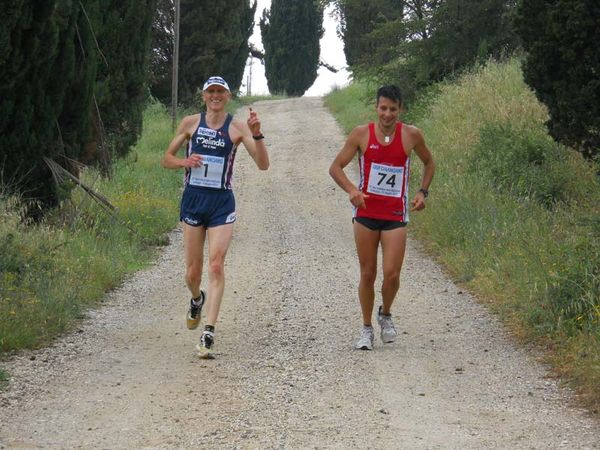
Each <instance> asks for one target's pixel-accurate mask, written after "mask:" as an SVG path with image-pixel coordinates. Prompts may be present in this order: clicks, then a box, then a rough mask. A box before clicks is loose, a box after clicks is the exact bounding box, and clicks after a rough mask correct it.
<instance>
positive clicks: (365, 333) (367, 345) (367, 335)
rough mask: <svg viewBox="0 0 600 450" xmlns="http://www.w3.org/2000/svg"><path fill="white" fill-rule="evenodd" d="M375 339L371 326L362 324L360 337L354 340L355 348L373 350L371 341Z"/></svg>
mask: <svg viewBox="0 0 600 450" xmlns="http://www.w3.org/2000/svg"><path fill="white" fill-rule="evenodd" d="M374 340H375V331H374V330H373V327H367V326H363V327H362V330H361V331H360V338H358V341H357V342H356V345H355V348H356V349H357V350H373V341H374Z"/></svg>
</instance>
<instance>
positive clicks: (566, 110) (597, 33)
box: [517, 0, 600, 158]
mask: <svg viewBox="0 0 600 450" xmlns="http://www.w3.org/2000/svg"><path fill="white" fill-rule="evenodd" d="M517 23H518V29H519V34H520V36H521V39H522V40H523V47H524V49H525V51H526V58H525V61H524V64H523V73H524V76H525V81H526V82H527V83H528V84H529V85H530V86H531V87H532V88H533V89H534V91H535V93H536V95H537V97H538V98H539V99H540V101H542V102H543V103H544V104H545V105H546V106H547V107H548V110H549V112H550V120H549V121H548V123H547V125H548V129H549V131H550V134H551V135H552V137H553V138H554V139H555V140H557V141H559V142H562V143H564V144H566V145H568V146H571V147H573V148H575V149H577V150H578V151H580V152H582V153H583V154H584V155H585V156H586V157H588V158H593V157H597V156H598V155H600V52H599V51H598V42H600V2H598V0H552V1H545V2H539V1H535V0H522V1H521V3H520V6H519V8H518V22H517Z"/></svg>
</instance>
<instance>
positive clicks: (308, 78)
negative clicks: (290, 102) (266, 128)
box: [260, 0, 323, 96]
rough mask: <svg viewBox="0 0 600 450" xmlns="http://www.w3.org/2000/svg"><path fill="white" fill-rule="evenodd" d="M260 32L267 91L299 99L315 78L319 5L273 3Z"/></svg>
mask: <svg viewBox="0 0 600 450" xmlns="http://www.w3.org/2000/svg"><path fill="white" fill-rule="evenodd" d="M260 30H261V35H262V42H263V46H264V48H265V75H266V77H267V85H268V86H269V91H270V92H274V93H285V94H287V95H291V96H301V95H302V94H304V93H305V92H306V90H307V89H308V88H310V87H311V86H312V84H313V83H314V81H315V80H316V78H317V69H318V68H319V54H320V46H319V40H320V39H321V36H323V8H322V6H321V5H320V4H319V3H318V2H316V0H273V1H272V2H271V10H270V11H265V12H264V13H263V16H262V18H261V21H260Z"/></svg>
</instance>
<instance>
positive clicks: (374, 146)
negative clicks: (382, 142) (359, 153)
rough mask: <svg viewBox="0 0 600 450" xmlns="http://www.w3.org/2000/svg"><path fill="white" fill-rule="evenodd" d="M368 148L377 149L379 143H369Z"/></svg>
mask: <svg viewBox="0 0 600 450" xmlns="http://www.w3.org/2000/svg"><path fill="white" fill-rule="evenodd" d="M369 149H370V150H379V144H371V145H369Z"/></svg>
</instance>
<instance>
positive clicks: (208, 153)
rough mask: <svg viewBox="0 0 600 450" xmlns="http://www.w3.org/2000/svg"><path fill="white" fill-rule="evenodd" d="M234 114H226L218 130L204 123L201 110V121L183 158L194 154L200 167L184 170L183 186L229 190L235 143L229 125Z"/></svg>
mask: <svg viewBox="0 0 600 450" xmlns="http://www.w3.org/2000/svg"><path fill="white" fill-rule="evenodd" d="M232 119H233V116H232V115H231V114H227V118H226V119H225V123H223V126H222V127H221V128H219V129H218V130H214V129H212V128H209V126H208V125H207V124H206V113H200V123H199V125H198V128H197V129H196V132H195V133H194V134H193V135H192V137H191V139H190V141H189V145H188V148H187V152H186V157H189V156H190V155H191V154H192V153H197V154H199V155H200V156H201V157H202V166H201V167H195V168H193V169H187V170H186V172H185V186H186V187H187V186H193V187H196V188H204V189H219V190H231V177H232V175H233V162H234V160H235V153H236V150H237V145H235V144H234V143H233V141H232V140H231V138H230V137H229V125H230V124H231V120H232Z"/></svg>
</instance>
